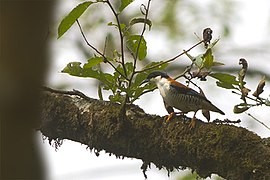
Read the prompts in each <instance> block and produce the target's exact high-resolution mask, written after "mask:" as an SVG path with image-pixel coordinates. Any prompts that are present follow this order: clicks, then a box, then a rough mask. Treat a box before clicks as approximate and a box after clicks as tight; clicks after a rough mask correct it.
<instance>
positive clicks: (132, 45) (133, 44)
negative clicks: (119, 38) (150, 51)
mask: <svg viewBox="0 0 270 180" xmlns="http://www.w3.org/2000/svg"><path fill="white" fill-rule="evenodd" d="M139 42H140V46H139V49H138V45H139ZM126 43H127V47H128V49H129V50H131V52H132V53H133V54H134V55H136V53H138V59H139V60H143V59H144V58H145V57H146V55H147V46H146V41H145V39H144V37H143V36H140V35H131V36H128V39H127V42H126ZM137 49H138V52H137Z"/></svg>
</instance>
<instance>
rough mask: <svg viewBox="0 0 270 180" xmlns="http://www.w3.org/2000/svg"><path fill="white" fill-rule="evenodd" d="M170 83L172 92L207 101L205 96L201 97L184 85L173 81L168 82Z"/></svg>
mask: <svg viewBox="0 0 270 180" xmlns="http://www.w3.org/2000/svg"><path fill="white" fill-rule="evenodd" d="M170 82H171V84H170V86H171V87H172V88H173V89H174V90H176V91H177V92H178V93H181V94H186V95H191V96H195V97H198V98H200V99H203V100H206V101H209V100H208V99H206V97H205V96H203V95H202V94H200V93H198V92H197V91H195V90H193V89H191V88H189V87H187V86H185V85H184V84H181V83H179V82H177V81H175V80H170Z"/></svg>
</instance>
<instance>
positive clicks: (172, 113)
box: [165, 112, 175, 124]
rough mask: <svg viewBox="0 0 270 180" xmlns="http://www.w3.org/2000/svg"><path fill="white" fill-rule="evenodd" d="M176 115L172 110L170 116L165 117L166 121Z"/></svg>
mask: <svg viewBox="0 0 270 180" xmlns="http://www.w3.org/2000/svg"><path fill="white" fill-rule="evenodd" d="M174 116H175V113H174V112H171V113H170V114H169V115H168V116H166V117H165V123H166V124H167V123H168V122H169V121H170V120H171V119H172V118H173V117H174Z"/></svg>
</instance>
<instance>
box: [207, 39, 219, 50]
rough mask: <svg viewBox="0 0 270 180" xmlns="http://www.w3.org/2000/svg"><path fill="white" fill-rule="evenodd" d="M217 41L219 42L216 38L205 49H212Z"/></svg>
mask: <svg viewBox="0 0 270 180" xmlns="http://www.w3.org/2000/svg"><path fill="white" fill-rule="evenodd" d="M219 40H220V39H219V38H218V39H215V40H214V41H213V42H212V43H210V44H209V45H208V47H207V48H210V49H212V48H213V47H214V46H215V45H216V44H217V43H218V41H219Z"/></svg>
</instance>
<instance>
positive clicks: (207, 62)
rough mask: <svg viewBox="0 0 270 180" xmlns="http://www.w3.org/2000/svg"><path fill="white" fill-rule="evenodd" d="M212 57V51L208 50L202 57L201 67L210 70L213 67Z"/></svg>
mask: <svg viewBox="0 0 270 180" xmlns="http://www.w3.org/2000/svg"><path fill="white" fill-rule="evenodd" d="M213 61H214V56H213V54H212V49H210V48H208V49H207V50H206V52H205V53H204V55H203V67H204V68H206V69H210V68H211V67H212V66H213Z"/></svg>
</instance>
